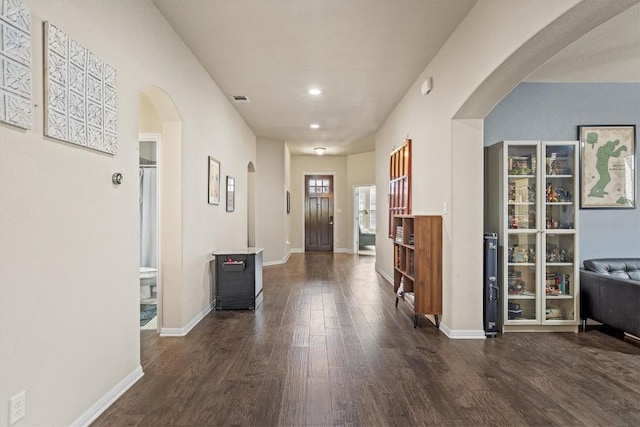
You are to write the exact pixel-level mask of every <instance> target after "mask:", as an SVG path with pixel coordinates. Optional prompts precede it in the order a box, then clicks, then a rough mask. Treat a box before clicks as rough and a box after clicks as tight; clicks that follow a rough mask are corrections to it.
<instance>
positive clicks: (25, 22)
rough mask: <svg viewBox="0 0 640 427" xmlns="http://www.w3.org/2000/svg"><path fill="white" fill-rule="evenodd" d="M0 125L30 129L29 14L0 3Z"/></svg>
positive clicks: (9, 1) (15, 0)
mask: <svg viewBox="0 0 640 427" xmlns="http://www.w3.org/2000/svg"><path fill="white" fill-rule="evenodd" d="M0 104H2V105H0V121H2V122H5V123H8V124H11V125H14V126H18V127H21V128H23V129H31V121H32V120H31V118H32V108H31V12H30V10H29V8H28V7H27V6H26V5H25V4H24V3H23V1H22V0H0Z"/></svg>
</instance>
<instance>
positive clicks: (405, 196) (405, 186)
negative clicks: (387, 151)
mask: <svg viewBox="0 0 640 427" xmlns="http://www.w3.org/2000/svg"><path fill="white" fill-rule="evenodd" d="M410 213H411V140H410V139H407V140H406V141H405V142H404V144H402V145H401V146H400V147H398V148H396V149H395V150H393V151H392V152H391V158H390V160H389V238H391V239H393V238H394V236H393V233H394V230H393V217H394V216H396V215H408V214H410Z"/></svg>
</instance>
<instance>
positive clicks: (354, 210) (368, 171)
mask: <svg viewBox="0 0 640 427" xmlns="http://www.w3.org/2000/svg"><path fill="white" fill-rule="evenodd" d="M347 181H348V187H349V192H350V193H349V194H350V196H349V198H348V200H349V203H348V210H349V214H350V215H349V216H347V218H348V219H351V224H352V225H351V226H349V227H348V230H347V239H348V242H349V246H348V248H349V249H351V250H353V249H355V248H354V247H353V242H354V235H353V234H354V230H355V218H356V217H357V216H358V207H357V206H354V203H355V200H354V197H353V188H354V187H357V186H361V185H375V183H376V153H375V152H374V151H370V152H368V153H360V154H352V155H349V156H347ZM387 188H388V186H386V187H384V188H382V189H381V191H383V192H385V194H386V191H387ZM377 191H378V190H377V189H376V194H377ZM376 206H377V201H376ZM386 206H387V205H386V204H385V207H386ZM377 224H378V232H380V230H381V229H383V228H384V227H381V224H380V223H379V222H377ZM383 231H384V230H383ZM378 238H380V237H379V236H376V239H378Z"/></svg>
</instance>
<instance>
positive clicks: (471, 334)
mask: <svg viewBox="0 0 640 427" xmlns="http://www.w3.org/2000/svg"><path fill="white" fill-rule="evenodd" d="M376 272H378V274H380V275H381V276H382V277H384V279H385V280H386V281H387V282H389V283H390V284H393V279H392V278H391V277H389V276H388V275H387V274H386V273H385V272H384V271H382V269H381V268H380V267H379V266H378V264H376ZM440 331H441V332H442V333H443V334H445V335H446V336H447V338H450V339H454V340H483V339H486V336H485V334H484V330H482V329H480V330H477V329H451V328H449V327H448V326H447V325H446V323H443V322H442V320H440Z"/></svg>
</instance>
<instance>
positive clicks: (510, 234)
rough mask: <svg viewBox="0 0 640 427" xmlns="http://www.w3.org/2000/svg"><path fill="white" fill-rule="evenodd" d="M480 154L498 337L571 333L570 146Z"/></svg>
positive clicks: (535, 145) (573, 191) (509, 144)
mask: <svg viewBox="0 0 640 427" xmlns="http://www.w3.org/2000/svg"><path fill="white" fill-rule="evenodd" d="M487 154H488V155H487V171H488V173H487V187H488V188H487V198H488V205H487V214H488V220H487V227H488V229H487V230H485V231H487V232H497V233H498V242H499V243H498V244H499V247H500V266H499V271H500V273H501V274H500V275H499V276H500V280H499V284H500V289H501V293H502V296H503V298H502V302H501V303H502V304H501V305H502V316H503V319H502V320H503V328H502V330H503V332H515V331H550V330H556V331H575V330H577V325H578V321H579V315H578V308H579V301H578V296H579V293H578V289H579V283H578V278H579V270H578V265H577V262H578V257H577V248H578V244H577V233H576V230H577V207H576V206H577V205H576V203H577V195H578V194H579V193H578V181H577V177H578V174H577V172H578V156H577V141H503V142H500V143H498V144H495V145H493V146H491V147H489V148H488V150H487Z"/></svg>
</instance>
